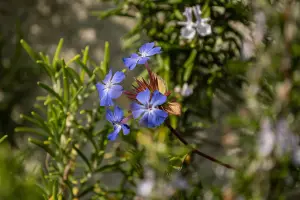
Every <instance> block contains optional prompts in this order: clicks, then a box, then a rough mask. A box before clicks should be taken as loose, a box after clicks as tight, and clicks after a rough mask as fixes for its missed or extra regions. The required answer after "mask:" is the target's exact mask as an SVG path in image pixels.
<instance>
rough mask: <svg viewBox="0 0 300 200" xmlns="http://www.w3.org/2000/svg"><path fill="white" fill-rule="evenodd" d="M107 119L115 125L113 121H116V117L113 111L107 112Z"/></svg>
mask: <svg viewBox="0 0 300 200" xmlns="http://www.w3.org/2000/svg"><path fill="white" fill-rule="evenodd" d="M106 119H107V120H108V121H109V122H110V123H113V121H114V115H113V113H112V111H111V110H109V109H107V110H106Z"/></svg>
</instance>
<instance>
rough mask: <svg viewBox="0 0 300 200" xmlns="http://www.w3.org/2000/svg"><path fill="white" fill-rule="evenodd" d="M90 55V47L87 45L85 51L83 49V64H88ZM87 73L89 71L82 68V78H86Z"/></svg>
mask: <svg viewBox="0 0 300 200" xmlns="http://www.w3.org/2000/svg"><path fill="white" fill-rule="evenodd" d="M88 55H89V47H88V46H86V47H85V49H84V51H83V58H82V64H83V65H84V66H87V61H88ZM78 60H79V59H78ZM85 73H87V72H86V70H85V69H82V70H81V73H80V78H81V80H84V75H85Z"/></svg>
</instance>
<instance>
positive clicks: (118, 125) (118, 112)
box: [106, 106, 130, 140]
mask: <svg viewBox="0 0 300 200" xmlns="http://www.w3.org/2000/svg"><path fill="white" fill-rule="evenodd" d="M106 119H107V120H108V121H109V122H110V123H112V125H113V126H114V131H113V132H112V133H110V134H109V135H108V139H109V140H115V139H116V138H117V136H118V134H119V132H120V131H121V129H122V130H123V134H124V135H128V134H129V132H130V128H129V126H128V125H127V124H125V123H123V121H122V120H123V119H124V113H123V110H122V109H121V108H120V107H118V106H116V107H115V110H114V112H112V111H111V110H110V109H107V110H106Z"/></svg>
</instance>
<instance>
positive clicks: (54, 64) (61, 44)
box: [52, 39, 64, 71]
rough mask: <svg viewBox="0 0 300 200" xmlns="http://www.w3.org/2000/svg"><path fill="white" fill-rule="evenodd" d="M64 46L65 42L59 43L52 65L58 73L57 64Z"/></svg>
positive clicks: (60, 41)
mask: <svg viewBox="0 0 300 200" xmlns="http://www.w3.org/2000/svg"><path fill="white" fill-rule="evenodd" d="M63 44H64V40H63V39H60V40H59V43H58V45H57V47H56V50H55V53H54V57H53V61H52V65H53V66H54V69H55V71H56V64H57V61H58V60H59V55H60V52H61V49H62V46H63Z"/></svg>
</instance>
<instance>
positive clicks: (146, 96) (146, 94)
mask: <svg viewBox="0 0 300 200" xmlns="http://www.w3.org/2000/svg"><path fill="white" fill-rule="evenodd" d="M136 99H137V100H138V101H139V102H141V103H142V104H143V105H148V104H149V100H150V90H149V89H146V90H144V91H142V92H140V93H138V94H137V95H136Z"/></svg>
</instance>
